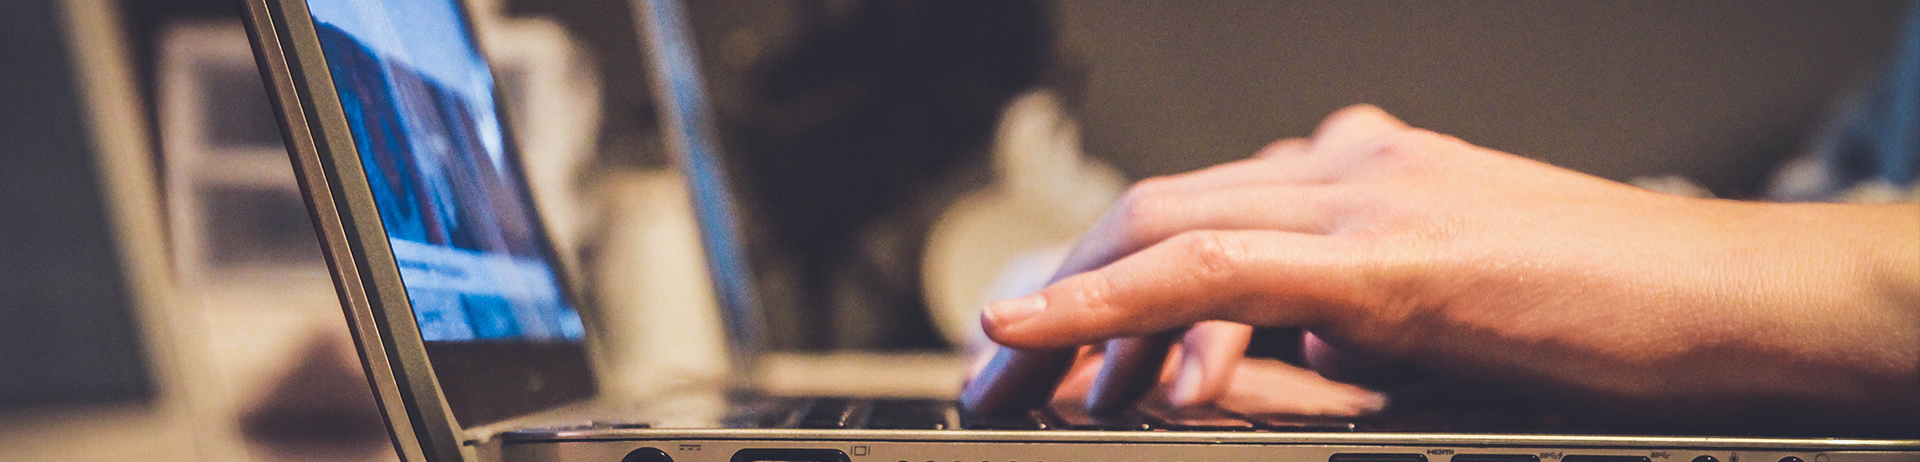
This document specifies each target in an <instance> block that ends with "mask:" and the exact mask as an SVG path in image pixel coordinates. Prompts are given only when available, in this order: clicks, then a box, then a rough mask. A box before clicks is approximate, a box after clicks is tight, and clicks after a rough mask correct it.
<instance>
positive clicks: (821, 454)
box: [732, 449, 851, 462]
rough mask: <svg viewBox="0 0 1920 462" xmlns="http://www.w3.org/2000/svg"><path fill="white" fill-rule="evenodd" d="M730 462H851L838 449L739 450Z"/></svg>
mask: <svg viewBox="0 0 1920 462" xmlns="http://www.w3.org/2000/svg"><path fill="white" fill-rule="evenodd" d="M732 462H851V461H849V460H848V459H847V453H846V452H842V451H841V450H839V449H741V450H740V452H735V453H733V460H732Z"/></svg>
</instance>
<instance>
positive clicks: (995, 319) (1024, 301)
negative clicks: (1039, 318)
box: [987, 294, 1047, 327]
mask: <svg viewBox="0 0 1920 462" xmlns="http://www.w3.org/2000/svg"><path fill="white" fill-rule="evenodd" d="M1046 309H1047V298H1046V297H1042V296H1040V294H1033V295H1028V296H1025V297H1020V298H1016V299H1012V300H1001V301H997V302H993V303H989V304H987V322H990V323H993V325H994V326H995V327H1007V326H1011V325H1014V324H1017V323H1019V322H1020V321H1025V320H1026V319H1027V318H1031V317H1033V316H1034V315H1036V314H1040V312H1041V311H1045V310H1046Z"/></svg>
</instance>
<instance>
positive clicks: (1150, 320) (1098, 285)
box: [982, 231, 1390, 348]
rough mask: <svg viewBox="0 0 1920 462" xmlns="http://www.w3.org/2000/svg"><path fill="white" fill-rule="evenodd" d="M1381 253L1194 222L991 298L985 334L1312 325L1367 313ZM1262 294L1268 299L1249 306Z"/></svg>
mask: <svg viewBox="0 0 1920 462" xmlns="http://www.w3.org/2000/svg"><path fill="white" fill-rule="evenodd" d="M1379 260H1380V259H1379V257H1378V256H1376V255H1373V252H1370V251H1368V250H1367V249H1364V248H1358V247H1356V246H1355V245H1353V244H1351V243H1349V242H1348V241H1345V240H1342V239H1340V238H1338V237H1323V236H1311V235H1305V234H1299V233H1287V232H1277V231H1191V232H1186V233H1182V234H1180V235H1178V236H1175V237H1173V238H1171V239H1167V240H1166V241H1163V242H1160V243H1159V244H1155V245H1153V246H1152V247H1149V248H1147V249H1146V250H1142V251H1140V252H1138V253H1135V254H1132V255H1129V256H1127V257H1126V258H1123V259H1120V260H1119V261H1116V262H1114V263H1113V264H1111V265H1108V266H1106V267H1104V268H1100V269H1098V270H1094V271H1089V272H1086V273H1081V274H1079V275H1075V276H1073V277H1069V278H1066V279H1063V280H1060V281H1059V282H1056V283H1054V284H1053V285H1050V286H1047V288H1045V289H1042V290H1041V291H1040V292H1037V293H1034V294H1032V295H1029V296H1026V297H1022V298H1018V299H1013V300H1005V301H1000V302H995V303H993V304H989V305H988V306H987V309H986V312H985V315H984V316H983V321H984V322H983V326H982V327H984V328H985V330H986V332H987V335H988V337H990V338H992V339H993V340H994V341H996V342H1000V343H1001V344H1003V345H1009V346H1014V347H1016V348H1045V347H1059V346H1071V345H1085V344H1089V343H1093V342H1096V341H1100V340H1103V339H1109V338H1117V337H1131V336H1142V335H1149V334H1154V333H1158V332H1163V331H1168V330H1172V329H1178V328H1182V327H1184V326H1187V325H1190V324H1193V323H1197V322H1200V321H1209V320H1223V321H1235V322H1240V323H1243V324H1255V325H1295V326H1315V325H1322V324H1328V323H1337V322H1343V321H1345V320H1348V319H1350V318H1355V317H1359V316H1365V315H1366V313H1364V312H1363V311H1364V310H1361V309H1341V310H1335V309H1330V308H1331V307H1334V306H1344V307H1356V308H1358V307H1364V306H1367V305H1369V303H1367V302H1369V301H1370V300H1363V299H1361V298H1359V297H1360V296H1361V294H1369V293H1372V291H1369V290H1367V289H1369V288H1370V287H1377V285H1379V284H1382V283H1386V282H1390V281H1376V280H1375V279H1378V278H1380V277H1382V276H1383V275H1385V274H1389V273H1386V272H1382V271H1379V265H1381V264H1382V263H1383V262H1381V261H1379ZM1250 303H1257V304H1259V305H1260V306H1262V307H1265V308H1264V309H1259V310H1248V309H1236V308H1242V307H1244V306H1246V305H1248V304H1250Z"/></svg>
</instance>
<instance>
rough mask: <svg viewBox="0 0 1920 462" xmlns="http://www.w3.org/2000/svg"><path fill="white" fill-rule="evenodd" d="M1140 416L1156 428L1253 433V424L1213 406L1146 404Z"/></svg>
mask: <svg viewBox="0 0 1920 462" xmlns="http://www.w3.org/2000/svg"><path fill="white" fill-rule="evenodd" d="M1139 409H1140V414H1141V415H1143V416H1146V418H1147V420H1148V421H1150V422H1151V423H1152V424H1153V426H1154V427H1156V428H1165V429H1168V430H1187V431H1251V430H1253V428H1254V427H1253V422H1248V421H1246V420H1242V419H1240V416H1239V415H1236V414H1234V413H1231V412H1227V411H1225V410H1221V409H1220V408H1217V407H1213V406H1192V407H1182V408H1176V407H1172V406H1168V405H1166V404H1145V405H1141V406H1140V408H1139Z"/></svg>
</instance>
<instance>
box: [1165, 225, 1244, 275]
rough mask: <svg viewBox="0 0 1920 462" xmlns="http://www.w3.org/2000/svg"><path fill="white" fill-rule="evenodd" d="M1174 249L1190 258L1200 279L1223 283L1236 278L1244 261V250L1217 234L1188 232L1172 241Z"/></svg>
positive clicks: (1222, 234)
mask: <svg viewBox="0 0 1920 462" xmlns="http://www.w3.org/2000/svg"><path fill="white" fill-rule="evenodd" d="M1174 239H1175V245H1176V246H1177V247H1176V248H1178V249H1179V251H1180V252H1181V254H1183V255H1185V256H1186V257H1187V258H1190V259H1192V261H1193V268H1194V270H1195V271H1196V272H1197V274H1196V275H1197V276H1199V277H1200V278H1202V280H1206V281H1212V282H1222V281H1224V280H1228V279H1232V278H1233V277H1235V276H1236V275H1237V274H1238V273H1239V271H1240V268H1241V267H1242V264H1243V263H1244V261H1245V258H1246V257H1245V256H1246V251H1245V248H1244V247H1243V246H1242V245H1240V242H1239V241H1238V240H1236V239H1233V238H1231V237H1229V236H1228V235H1227V234H1226V233H1223V232H1219V231H1190V232H1186V233H1181V234H1180V235H1179V236H1176V237H1175V238H1174Z"/></svg>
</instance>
